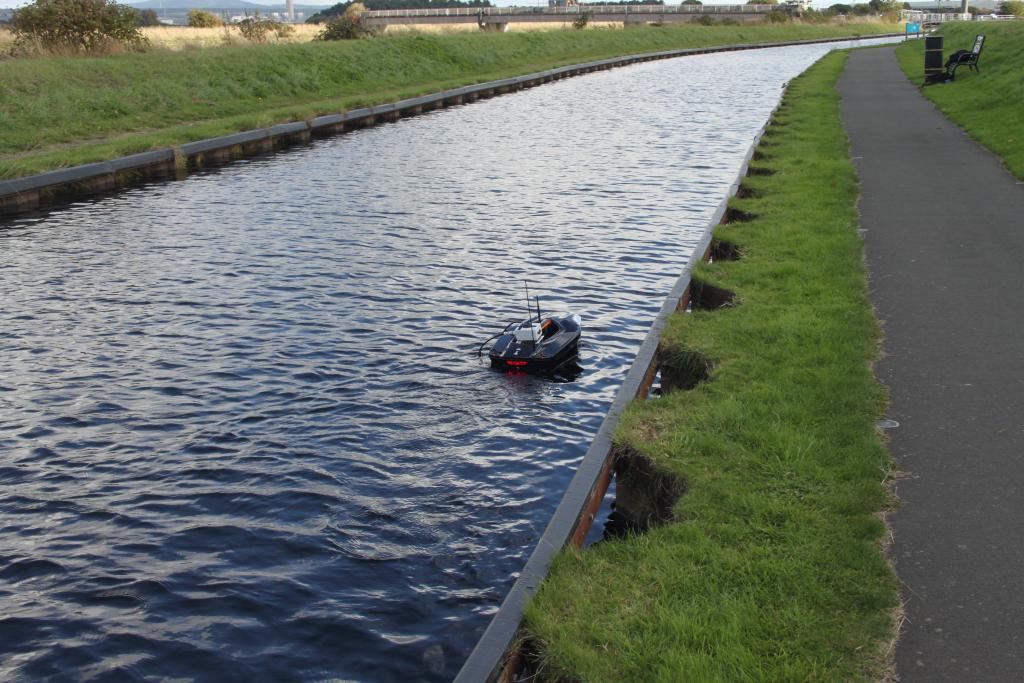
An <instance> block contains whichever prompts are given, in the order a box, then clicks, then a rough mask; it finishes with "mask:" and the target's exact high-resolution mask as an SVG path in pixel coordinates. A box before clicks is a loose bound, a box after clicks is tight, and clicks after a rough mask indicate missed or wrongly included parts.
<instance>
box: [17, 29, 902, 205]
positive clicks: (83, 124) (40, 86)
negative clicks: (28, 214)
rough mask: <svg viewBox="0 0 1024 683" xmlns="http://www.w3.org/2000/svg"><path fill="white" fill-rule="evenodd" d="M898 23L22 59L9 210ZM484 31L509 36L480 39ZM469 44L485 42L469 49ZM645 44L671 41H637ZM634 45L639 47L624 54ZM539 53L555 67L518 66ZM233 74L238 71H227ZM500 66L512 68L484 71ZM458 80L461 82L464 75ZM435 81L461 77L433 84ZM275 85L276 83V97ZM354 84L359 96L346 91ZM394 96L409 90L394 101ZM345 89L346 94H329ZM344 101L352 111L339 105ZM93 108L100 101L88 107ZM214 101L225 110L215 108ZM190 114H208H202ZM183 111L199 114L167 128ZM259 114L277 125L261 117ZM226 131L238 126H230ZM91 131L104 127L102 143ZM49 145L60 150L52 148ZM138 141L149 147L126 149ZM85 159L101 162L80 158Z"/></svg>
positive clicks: (536, 62) (541, 62)
mask: <svg viewBox="0 0 1024 683" xmlns="http://www.w3.org/2000/svg"><path fill="white" fill-rule="evenodd" d="M887 28H890V27H886V26H885V25H880V24H879V25H866V26H860V25H852V26H783V27H773V26H759V27H744V28H743V29H742V30H739V29H735V30H734V29H733V28H732V27H701V28H699V29H693V28H679V27H674V28H666V29H664V31H661V30H660V29H659V30H657V31H654V32H651V33H645V31H650V30H651V29H630V30H626V31H611V32H606V31H598V32H584V33H585V34H586V36H585V37H579V36H577V35H576V34H577V33H579V32H568V33H559V34H528V35H526V36H525V37H524V36H511V37H505V36H485V37H481V36H475V37H467V36H444V37H426V36H418V37H415V38H409V37H404V38H388V39H380V40H379V41H376V40H375V41H357V42H359V43H360V44H364V43H365V44H367V45H369V46H370V47H367V48H365V51H367V54H360V52H359V48H352V47H349V46H345V45H343V46H336V45H334V44H318V45H301V46H264V47H254V48H245V49H244V50H241V51H239V49H225V50H223V51H213V52H215V53H217V54H215V55H214V56H212V57H211V56H209V55H207V54H204V53H202V52H200V53H196V54H195V55H160V59H161V60H162V61H160V62H159V63H153V59H154V55H141V56H132V55H121V56H118V57H110V58H103V59H90V60H84V59H77V60H76V59H71V60H68V59H64V60H59V59H45V60H30V59H21V60H14V61H12V62H10V64H11V65H12V66H11V67H10V68H8V69H6V70H5V73H4V78H5V79H6V81H7V82H6V83H3V86H4V87H3V88H2V90H0V92H2V93H3V97H4V99H3V100H0V108H2V109H5V110H7V111H8V112H9V114H8V116H7V119H8V126H7V127H6V128H5V130H4V132H3V133H2V134H0V153H2V154H3V156H0V177H8V178H11V180H10V181H3V184H2V185H0V214H2V213H7V214H12V213H21V212H24V211H27V210H33V208H38V207H40V206H45V205H49V204H52V203H54V202H60V201H63V200H66V199H68V198H74V197H80V196H85V195H89V194H95V193H102V192H109V191H110V190H112V189H116V188H118V187H123V186H127V185H130V184H133V183H137V182H140V181H145V180H147V179H155V178H166V177H178V176H180V175H182V174H184V173H187V172H188V171H189V170H190V169H192V170H195V169H197V168H202V167H204V166H209V165H216V164H222V163H225V162H227V161H230V160H232V159H237V158H242V157H246V156H251V155H254V154H260V153H264V152H267V151H270V150H273V149H275V148H280V147H282V146H287V145H291V144H295V143H296V142H305V141H308V140H309V139H310V138H311V137H313V136H317V135H331V134H335V133H338V132H343V131H344V130H346V129H351V128H358V127H362V126H366V125H371V124H373V123H379V122H383V121H390V120H395V119H397V118H399V117H402V116H410V115H415V114H418V113H421V112H422V111H423V110H425V109H426V110H429V109H432V108H437V107H442V106H449V105H451V104H461V103H462V102H463V101H464V100H467V99H469V100H471V99H475V98H478V97H490V96H492V95H494V94H500V93H502V92H509V91H511V90H517V89H520V88H522V87H530V86H532V85H537V84H540V83H544V82H548V81H550V80H555V79H560V78H564V77H566V76H571V75H576V74H580V73H589V72H591V71H594V70H597V69H605V68H611V67H613V66H622V65H626V64H631V63H636V62H639V61H648V60H651V59H664V58H669V57H679V56H685V55H693V54H702V53H706V52H713V51H730V50H737V49H754V48H757V47H767V46H778V45H796V44H813V43H815V42H829V41H834V40H846V39H850V38H851V37H860V36H864V35H867V36H871V35H875V36H878V35H885V34H884V33H883V32H884V31H885V30H887ZM595 36H596V37H595ZM481 38H482V39H484V40H496V41H499V42H498V43H497V44H495V45H486V44H482V43H479V44H478V43H476V42H472V41H479V40H480V39H481ZM779 38H781V40H777V39H779ZM766 40H767V41H770V42H765V41H766ZM460 41H461V42H460ZM515 41H518V42H515ZM524 41H525V43H524ZM727 41H733V42H727ZM463 42H465V43H467V44H465V45H463V44H462V43H463ZM521 43H522V44H521ZM541 43H542V44H541ZM681 46H682V47H681ZM469 48H475V49H478V50H483V52H482V53H480V54H466V50H467V49H469ZM499 48H503V49H499ZM637 48H640V49H644V48H646V49H650V48H655V49H657V50H658V51H654V52H641V53H639V54H637V53H633V54H628V53H630V52H633V51H635V50H636V49H637ZM662 48H671V49H662ZM353 50H356V51H355V53H353ZM274 51H276V52H274ZM339 52H340V54H335V53H339ZM350 53H352V54H350ZM624 53H626V54H627V56H625V57H622V56H615V57H612V56H611V55H622V54H624ZM220 55H222V56H220ZM604 55H608V57H604V58H602V59H597V60H595V61H586V62H584V63H576V64H573V63H572V62H573V61H574V59H573V58H574V57H575V58H576V59H580V58H583V59H590V58H592V57H597V56H604ZM346 58H347V59H348V60H349V62H350V63H348V64H345V67H344V68H342V69H339V67H338V63H339V60H345V59H346ZM370 58H375V59H376V62H374V64H373V65H372V69H370V66H369V65H367V67H366V68H367V69H368V70H370V71H371V74H375V78H376V79H377V80H376V81H374V80H373V78H374V76H367V75H365V74H359V73H356V74H353V73H352V70H353V69H357V68H358V67H359V65H360V64H362V62H364V61H366V60H367V59H370ZM261 59H262V61H261ZM268 60H269V61H268ZM37 61H38V65H37V63H36V62H37ZM410 61H415V62H417V64H418V65H419V66H418V67H417V69H410V68H409V66H408V62H410ZM264 62H265V63H264ZM279 62H281V63H279ZM261 63H262V65H263V66H264V67H265V68H266V69H269V70H272V71H274V72H277V73H278V74H279V75H280V76H281V77H283V75H290V77H291V78H290V80H291V81H293V82H292V83H291V84H290V85H289V87H288V89H289V90H291V91H293V94H292V96H291V97H286V98H285V100H284V101H282V102H279V104H281V105H282V106H283V105H285V103H286V102H291V103H290V104H288V105H287V107H286V108H285V109H273V108H270V109H268V107H271V105H272V103H273V102H274V101H275V99H274V97H272V96H271V95H270V94H269V93H272V92H274V91H275V89H278V88H280V87H281V85H280V83H276V82H271V83H267V82H264V81H263V80H260V79H259V78H256V79H255V80H251V79H250V80H246V79H245V78H243V77H242V76H241V75H237V76H236V75H232V74H233V72H232V68H234V69H238V70H239V73H240V74H250V73H256V74H259V71H258V67H260V65H261ZM342 63H344V62H342ZM567 63H568V66H561V65H563V64H567ZM539 66H551V67H554V68H549V69H546V70H545V71H541V72H535V73H531V74H528V75H526V76H521V75H518V74H522V73H523V71H527V70H529V69H533V68H537V67H539ZM147 67H148V68H147ZM83 69H84V70H83ZM95 73H102V74H105V76H104V81H103V83H102V84H101V83H95V84H92V85H91V86H90V84H89V78H88V76H89V74H95ZM140 73H141V74H142V75H138V74H140ZM311 73H312V74H314V75H310V74H311ZM196 74H199V75H201V76H202V75H203V74H205V79H206V80H207V81H209V82H197V81H196ZM224 74H229V76H228V77H227V78H225V75H224ZM282 74H283V75H282ZM317 74H319V76H316V75H317ZM325 74H330V77H328V76H327V75H325ZM108 76H109V77H108ZM495 76H509V77H503V78H500V79H499V80H497V81H491V82H484V83H479V81H481V80H484V79H485V78H493V77H495ZM67 79H70V80H71V81H72V82H76V83H78V84H79V90H78V91H76V92H70V93H68V92H66V90H67V88H66V85H60V86H59V87H58V85H57V83H54V84H53V89H54V90H55V91H56V92H60V93H62V94H64V96H62V97H61V98H58V100H56V101H54V100H53V99H52V98H50V97H49V96H48V95H47V93H49V92H51V91H50V89H48V87H47V86H46V83H47V80H54V81H55V80H63V81H65V83H66V81H67ZM318 79H319V80H318ZM332 79H333V80H332ZM467 83H468V84H469V85H462V84H467ZM110 84H114V85H110ZM453 84H454V85H459V87H454V88H453V87H451V86H452V85H453ZM431 86H433V87H437V86H442V87H447V88H450V89H448V90H441V91H434V92H431V90H432V88H431ZM303 88H305V89H306V90H308V92H303ZM367 88H370V90H367ZM221 91H223V92H221ZM353 91H354V92H353ZM424 92H427V93H429V94H427V95H423V93H424ZM354 93H358V94H354ZM262 94H267V101H266V102H264V97H263V96H262ZM345 94H347V95H348V97H343V98H342V99H340V100H339V99H338V98H339V96H344V95H345ZM394 95H398V96H399V97H405V99H399V100H398V101H394V100H392V99H391V98H392V97H393V96H394ZM407 95H408V96H407ZM332 96H333V98H334V100H335V101H334V102H333V103H331V104H328V98H331V97H332ZM276 97H277V98H278V99H280V96H279V95H277V96H276ZM303 97H305V98H312V99H314V100H316V101H315V102H313V103H311V104H309V105H306V106H301V107H300V106H298V105H296V104H295V103H294V102H295V100H297V99H302V98H303ZM69 105H70V106H71V109H70V110H68V109H67V107H68V106H69ZM197 107H198V110H197ZM335 107H336V108H335ZM348 107H352V108H351V109H348ZM337 108H340V109H343V110H344V109H348V110H347V111H342V112H341V113H330V112H332V111H337ZM83 111H85V112H90V111H92V112H94V114H93V115H92V116H91V117H90V116H83V114H82V112H83ZM214 112H219V114H220V116H221V117H225V118H221V119H213V118H211V117H212V116H213V115H214ZM229 114H231V115H233V116H229ZM190 115H191V116H194V117H195V120H193V121H189V118H188V117H189V116H190ZM183 117H184V118H183ZM180 121H189V123H188V125H186V126H182V127H168V126H169V125H170V124H172V123H174V122H180ZM282 121H283V123H276V122H282ZM253 122H261V123H263V125H266V123H267V122H269V123H276V125H269V126H266V127H256V126H254V125H253ZM154 129H159V132H154ZM246 129H248V130H246ZM236 131H243V132H236ZM223 132H226V133H228V134H227V135H217V133H223ZM208 135H216V137H206V136H208ZM90 138H94V140H93V141H91V142H90V141H89V140H90ZM99 138H106V139H99ZM83 141H84V142H83ZM48 146H49V147H55V148H57V149H56V150H55V151H47V147H48ZM128 152H137V153H135V154H129V155H128V156H123V157H122V156H119V154H125V153H128ZM83 161H86V162H94V163H89V164H84V165H79V166H75V164H82V162H83ZM66 166H71V167H70V168H62V167H66ZM53 168H59V169H60V170H57V171H53V172H51V174H50V175H42V174H37V175H30V174H33V173H35V172H37V171H47V170H48V169H53Z"/></svg>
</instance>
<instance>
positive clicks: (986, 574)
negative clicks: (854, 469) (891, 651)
mask: <svg viewBox="0 0 1024 683" xmlns="http://www.w3.org/2000/svg"><path fill="white" fill-rule="evenodd" d="M984 77H985V74H984V73H982V74H971V75H970V76H968V77H965V78H964V79H963V82H964V83H966V82H967V81H968V80H969V79H971V78H984ZM960 85H961V81H960V80H958V81H957V82H956V84H955V85H949V86H934V87H959V86H960ZM838 87H839V92H840V95H841V96H842V107H841V113H842V119H843V123H844V126H845V127H846V130H847V133H848V135H849V137H850V140H851V155H852V157H853V160H854V164H855V166H856V168H857V172H858V175H859V177H860V181H861V200H860V212H861V228H862V229H863V230H864V231H865V232H864V235H865V243H866V254H867V261H868V268H869V272H870V286H871V296H872V299H873V301H874V303H875V306H876V310H877V314H878V316H879V319H880V320H881V322H882V327H883V330H884V333H885V341H884V356H883V358H882V359H881V360H880V362H879V364H878V367H877V375H878V378H879V380H880V381H882V382H883V383H884V384H885V385H886V386H887V387H888V389H889V391H890V398H891V404H890V409H889V416H890V417H891V418H892V419H894V420H896V421H898V422H899V423H900V426H899V427H898V428H897V429H894V430H891V431H889V432H888V433H889V435H890V437H891V441H890V448H891V451H892V453H893V455H894V456H895V458H896V460H897V462H898V464H899V466H900V468H901V469H902V470H903V471H904V472H905V473H906V476H905V477H903V478H902V479H900V481H899V482H898V485H897V493H898V495H899V497H900V500H901V504H900V508H899V510H897V512H896V513H894V514H893V515H892V517H891V520H890V521H891V525H892V530H893V536H894V545H893V561H894V564H895V566H896V571H897V574H898V576H899V578H900V581H901V583H902V585H903V599H904V603H905V607H906V622H905V624H904V626H903V630H902V633H901V636H900V640H899V642H898V644H897V648H896V668H897V673H898V675H899V677H900V679H901V680H902V681H904V682H911V681H1020V680H1024V647H1022V645H1024V495H1022V494H1024V400H1022V397H1024V281H1022V280H1024V278H1022V274H1024V230H1022V228H1024V185H1022V184H1020V183H1018V182H1017V181H1016V179H1015V178H1013V177H1012V176H1011V175H1010V174H1009V173H1008V172H1007V171H1006V170H1005V169H1004V167H1003V166H1002V163H1001V162H1000V160H999V159H998V158H997V157H995V156H994V155H993V154H991V153H990V152H988V151H986V150H985V149H983V148H982V147H981V146H980V145H978V144H977V143H975V142H974V141H972V140H970V139H969V138H968V137H967V135H966V134H965V133H964V132H963V131H962V130H961V129H960V128H958V127H957V126H956V125H955V124H953V123H952V122H950V121H949V120H948V119H947V118H946V117H945V116H943V115H942V114H941V112H939V111H938V110H937V109H936V108H935V107H934V106H933V105H932V104H931V103H929V102H928V101H927V100H926V99H925V98H924V97H922V95H921V94H920V92H918V90H917V88H916V87H915V86H914V85H913V84H911V83H910V82H909V81H908V80H907V78H906V76H904V74H903V72H902V71H901V70H900V68H899V66H898V64H897V62H896V58H895V54H894V50H893V49H892V48H881V49H876V50H861V51H856V52H853V53H852V54H851V55H850V59H849V62H848V64H847V67H846V71H845V72H844V74H843V76H842V78H841V79H840V81H839V86H838Z"/></svg>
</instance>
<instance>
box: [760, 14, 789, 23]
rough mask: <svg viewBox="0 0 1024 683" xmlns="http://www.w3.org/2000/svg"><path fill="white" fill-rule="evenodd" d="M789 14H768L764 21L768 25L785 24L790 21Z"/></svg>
mask: <svg viewBox="0 0 1024 683" xmlns="http://www.w3.org/2000/svg"><path fill="white" fill-rule="evenodd" d="M790 18H791V17H790V16H789V14H787V13H786V12H769V13H768V14H767V15H766V16H765V19H766V20H767V22H768V23H769V24H785V23H786V22H787V21H789V20H790Z"/></svg>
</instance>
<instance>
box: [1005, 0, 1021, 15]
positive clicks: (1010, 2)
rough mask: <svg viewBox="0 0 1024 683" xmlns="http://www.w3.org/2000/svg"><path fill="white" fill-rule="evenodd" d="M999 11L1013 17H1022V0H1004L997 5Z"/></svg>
mask: <svg viewBox="0 0 1024 683" xmlns="http://www.w3.org/2000/svg"><path fill="white" fill-rule="evenodd" d="M999 12H1000V13H1002V14H1011V15H1013V16H1015V17H1024V0H1006V1H1005V2H1003V4H1002V5H1000V6H999Z"/></svg>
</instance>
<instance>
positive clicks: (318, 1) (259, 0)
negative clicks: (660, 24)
mask: <svg viewBox="0 0 1024 683" xmlns="http://www.w3.org/2000/svg"><path fill="white" fill-rule="evenodd" d="M168 1H169V0H168ZM248 1H249V2H252V3H255V4H257V5H283V4H284V0H277V1H275V0H248ZM732 1H733V2H735V3H740V2H745V1H746V0H732ZM336 2H338V0H296V1H295V4H296V5H323V6H324V7H327V6H330V5H333V4H335V3H336ZM666 2H667V3H669V4H676V2H678V0H666ZM705 2H707V3H708V4H723V5H727V4H730V0H717V1H716V0H705ZM837 2H848V3H851V4H852V2H867V0H827V1H825V0H815V1H814V2H812V3H811V4H812V6H814V7H828V6H829V5H833V4H835V3H837ZM24 4H26V1H25V0H0V8H11V7H18V6H19V5H24ZM181 4H182V5H187V4H188V0H182V1H181ZM491 4H494V5H497V6H499V7H509V6H512V5H524V6H527V7H531V6H534V5H537V4H544V5H546V4H547V0H542V2H538V1H537V0H532V1H531V0H491Z"/></svg>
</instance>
